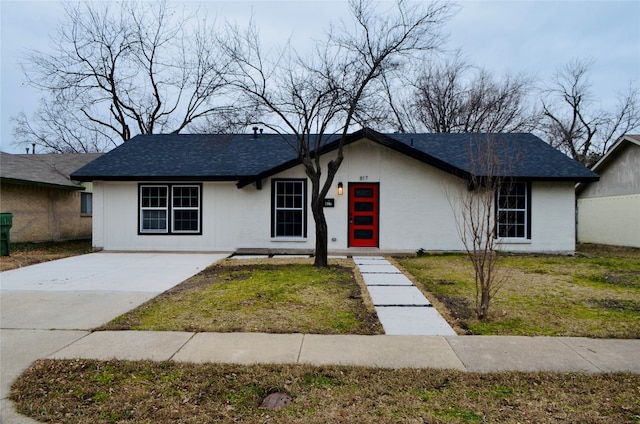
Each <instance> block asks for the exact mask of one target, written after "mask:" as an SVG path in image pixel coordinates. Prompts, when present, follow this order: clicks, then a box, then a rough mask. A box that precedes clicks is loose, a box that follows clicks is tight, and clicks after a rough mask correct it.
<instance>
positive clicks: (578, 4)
mask: <svg viewBox="0 0 640 424" xmlns="http://www.w3.org/2000/svg"><path fill="white" fill-rule="evenodd" d="M202 3H204V8H203V9H205V10H206V11H207V13H208V15H209V16H211V17H212V18H213V17H217V19H218V21H221V20H230V21H234V22H237V23H240V24H243V23H246V22H247V20H248V18H249V17H250V15H251V14H252V13H253V14H254V17H255V21H256V22H257V24H258V26H259V28H260V30H261V34H262V38H263V40H265V41H266V40H274V42H280V41H282V40H285V39H287V38H288V37H289V36H291V37H292V39H295V40H305V39H309V38H310V37H314V38H321V37H322V34H323V32H322V31H323V29H324V28H326V24H327V23H328V22H329V21H331V20H336V21H337V20H339V19H340V18H341V17H344V16H345V14H346V13H347V9H346V7H345V4H346V2H345V1H342V0H334V1H304V0H297V1H266V0H263V1H233V2H231V1H214V0H210V1H206V2H202ZM185 4H187V5H188V6H190V7H191V6H193V4H194V2H190V3H185ZM459 4H460V5H461V9H460V11H459V12H458V14H457V15H455V16H454V18H453V19H452V20H451V22H450V23H449V24H448V25H447V26H446V31H447V32H448V33H449V41H448V45H447V47H448V48H449V49H451V50H453V49H456V48H461V49H462V51H463V54H464V56H465V57H466V58H467V59H468V61H469V62H470V63H472V64H475V65H478V66H483V67H485V68H487V69H489V70H491V71H493V72H494V73H496V74H498V75H500V74H502V73H504V72H506V71H512V72H518V71H525V72H528V73H531V74H534V75H536V76H537V77H538V78H539V79H540V80H541V81H545V80H549V79H550V78H551V76H552V75H553V73H554V71H555V70H556V69H557V68H558V67H559V66H562V65H564V64H566V63H567V62H568V61H570V60H572V59H575V58H581V59H586V58H591V59H593V60H594V65H593V67H592V72H591V74H590V76H591V78H590V79H591V82H592V85H593V92H594V94H596V96H597V99H598V101H599V102H601V103H602V105H603V106H605V107H611V106H612V104H613V103H614V102H615V99H616V94H617V93H619V92H621V91H626V90H627V89H628V87H629V84H630V83H634V84H635V86H640V1H639V0H626V1H611V0H609V1H584V0H583V1H565V0H556V1H542V0H539V1H515V0H512V1H470V0H467V1H461V2H459ZM61 18H62V6H61V4H60V3H59V2H57V1H28V0H26V1H25V0H23V1H10V0H0V19H1V25H0V28H1V34H0V36H1V48H0V53H1V57H0V59H1V71H0V72H1V73H0V97H1V104H0V115H1V121H0V127H1V137H2V138H1V139H0V150H2V151H5V152H13V153H24V150H23V149H22V148H17V147H15V146H13V145H12V137H11V128H12V123H11V122H10V117H11V116H15V115H16V114H17V113H18V112H20V111H24V112H25V113H26V114H27V115H31V113H32V112H33V111H34V110H35V108H36V106H37V101H38V98H39V97H40V94H39V93H38V92H36V91H34V90H33V89H31V88H29V87H27V86H26V85H25V84H24V80H25V78H24V75H23V74H22V71H21V69H20V61H21V57H22V56H23V55H24V52H25V51H26V50H29V49H38V50H46V49H48V48H49V46H50V45H51V44H50V36H51V35H52V34H53V32H54V31H55V28H56V25H58V24H59V23H60V19H61Z"/></svg>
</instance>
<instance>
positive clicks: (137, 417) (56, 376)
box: [11, 359, 640, 424]
mask: <svg viewBox="0 0 640 424" xmlns="http://www.w3.org/2000/svg"><path fill="white" fill-rule="evenodd" d="M274 392H282V393H284V394H286V395H288V396H290V397H291V398H292V400H291V403H290V404H289V405H288V406H286V407H284V408H283V409H280V410H278V411H274V410H268V409H263V408H260V405H261V403H262V400H263V399H264V398H265V397H266V396H267V395H269V394H271V393H274ZM11 399H13V400H14V401H15V402H16V406H17V409H18V411H19V412H20V413H22V414H25V415H28V416H30V417H33V418H35V419H37V420H40V421H43V422H45V421H46V422H56V423H74V424H84V423H86V424H95V423H129V424H133V423H154V424H165V423H166V424H169V423H171V424H174V423H230V422H234V423H363V424H364V423H376V424H378V423H416V424H424V423H430V424H436V423H557V422H567V423H634V422H635V423H637V422H640V403H638V399H640V376H639V375H637V374H635V375H634V374H626V373H625V374H556V373H520V372H508V373H496V374H475V373H463V372H459V371H447V370H430V369H399V370H392V369H380V368H364V367H344V366H342V367H340V366H324V367H313V366H310V365H252V366H242V365H230V364H227V365H225V364H188V363H176V362H171V361H169V362H155V363H154V362H151V361H139V362H128V361H108V362H100V361H93V360H80V359H76V360H39V361H37V362H35V363H34V364H33V365H32V366H31V367H30V368H29V369H28V370H27V371H26V372H25V373H24V374H23V375H22V376H21V377H20V378H19V379H18V380H17V381H16V382H15V383H14V385H13V387H12V391H11Z"/></svg>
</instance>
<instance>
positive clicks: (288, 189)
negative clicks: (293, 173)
mask: <svg viewBox="0 0 640 424" xmlns="http://www.w3.org/2000/svg"><path fill="white" fill-rule="evenodd" d="M271 192H272V221H271V222H272V225H271V236H272V237H294V238H302V237H306V236H307V228H306V227H307V222H306V221H307V212H306V204H307V181H306V180H293V179H291V180H273V181H272V186H271Z"/></svg>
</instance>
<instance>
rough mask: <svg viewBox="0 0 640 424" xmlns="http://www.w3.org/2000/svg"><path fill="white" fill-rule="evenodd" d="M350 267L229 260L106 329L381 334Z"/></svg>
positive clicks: (352, 268) (116, 320)
mask: <svg viewBox="0 0 640 424" xmlns="http://www.w3.org/2000/svg"><path fill="white" fill-rule="evenodd" d="M343 264H344V265H343V266H338V265H334V266H331V267H329V268H323V269H319V268H315V267H313V266H312V265H311V264H310V263H307V262H297V263H288V264H273V263H260V264H242V263H239V262H238V261H233V260H227V261H224V262H222V263H220V264H217V265H214V266H212V267H210V268H208V269H206V270H204V271H202V272H201V273H199V274H197V275H196V276H194V277H192V278H191V279H189V280H187V281H185V282H184V283H182V284H179V285H178V286H176V287H174V288H172V289H171V290H169V291H167V292H165V293H163V294H161V295H159V296H157V297H156V298H154V299H152V300H150V301H149V302H147V303H145V304H143V305H141V306H140V307H138V308H137V309H135V310H133V311H131V312H129V313H127V314H125V315H122V316H119V317H117V318H116V319H115V320H113V321H111V322H110V323H108V324H106V325H104V326H103V327H101V328H100V329H103V330H164V331H170V330H174V331H214V332H266V333H315V334H381V333H382V332H383V331H382V327H381V325H380V323H379V321H378V318H377V315H376V314H375V310H374V308H373V306H372V305H370V303H371V302H370V301H369V302H367V300H366V299H368V292H367V291H366V288H365V289H363V288H362V287H361V285H360V284H358V282H357V280H356V278H355V276H354V274H355V273H357V272H356V271H355V269H354V267H353V265H352V264H351V266H347V265H349V262H348V261H343ZM363 293H364V294H363ZM368 305H369V306H368Z"/></svg>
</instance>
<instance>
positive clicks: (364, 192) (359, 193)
mask: <svg viewBox="0 0 640 424" xmlns="http://www.w3.org/2000/svg"><path fill="white" fill-rule="evenodd" d="M353 196H354V197H366V198H371V197H373V189H372V188H356V189H355V190H354V191H353Z"/></svg>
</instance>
